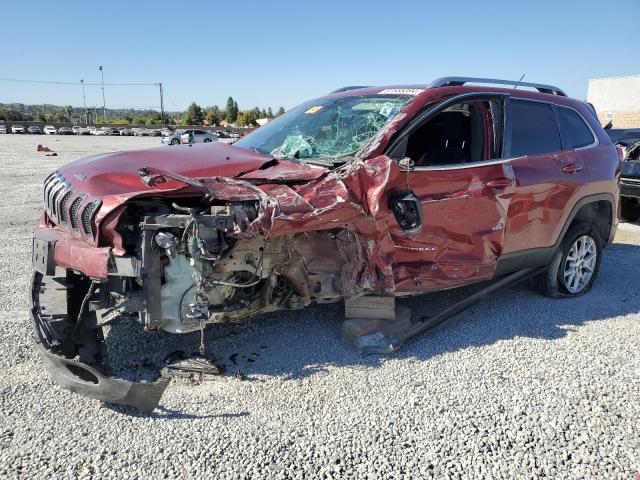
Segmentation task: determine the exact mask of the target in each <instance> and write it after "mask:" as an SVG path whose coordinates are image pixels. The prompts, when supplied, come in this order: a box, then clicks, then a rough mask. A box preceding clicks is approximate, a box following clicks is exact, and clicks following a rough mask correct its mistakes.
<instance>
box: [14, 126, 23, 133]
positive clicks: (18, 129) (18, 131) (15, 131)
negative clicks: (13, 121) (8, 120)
mask: <svg viewBox="0 0 640 480" xmlns="http://www.w3.org/2000/svg"><path fill="white" fill-rule="evenodd" d="M24 132H25V128H24V126H23V125H11V133H24Z"/></svg>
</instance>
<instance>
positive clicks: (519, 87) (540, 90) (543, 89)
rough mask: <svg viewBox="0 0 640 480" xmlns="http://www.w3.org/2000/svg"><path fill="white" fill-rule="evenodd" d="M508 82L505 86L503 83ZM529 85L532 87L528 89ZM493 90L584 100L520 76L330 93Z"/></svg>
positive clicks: (558, 99)
mask: <svg viewBox="0 0 640 480" xmlns="http://www.w3.org/2000/svg"><path fill="white" fill-rule="evenodd" d="M502 85H504V86H502ZM523 88H528V89H529V90H524V89H523ZM477 91H485V92H486V91H491V92H501V93H508V94H511V95H515V94H517V96H519V97H526V98H532V99H540V100H546V101H553V102H557V103H559V104H569V103H574V102H579V103H584V102H581V101H579V100H575V99H570V98H569V97H568V96H567V94H566V93H565V92H564V91H563V90H562V89H560V88H558V87H556V86H554V85H547V84H541V83H532V82H521V81H516V80H501V79H495V78H472V77H443V78H439V79H437V80H434V81H433V82H431V83H428V84H411V85H386V86H348V87H342V88H339V89H337V90H334V91H333V92H331V93H330V94H329V95H336V96H351V95H363V94H365V95H367V94H368V95H376V94H381V93H390V94H394V93H395V94H403V93H404V94H408V95H414V96H417V95H420V94H422V93H424V92H431V93H432V94H434V93H436V92H437V93H444V94H455V93H464V92H477Z"/></svg>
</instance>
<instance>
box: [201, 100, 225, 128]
mask: <svg viewBox="0 0 640 480" xmlns="http://www.w3.org/2000/svg"><path fill="white" fill-rule="evenodd" d="M223 117H224V115H223V114H222V112H221V111H220V109H219V108H218V106H217V105H214V106H213V107H209V108H207V109H206V110H205V111H204V118H205V120H206V121H207V123H208V124H209V125H211V126H213V125H218V124H219V123H220V121H221V120H222V118H223Z"/></svg>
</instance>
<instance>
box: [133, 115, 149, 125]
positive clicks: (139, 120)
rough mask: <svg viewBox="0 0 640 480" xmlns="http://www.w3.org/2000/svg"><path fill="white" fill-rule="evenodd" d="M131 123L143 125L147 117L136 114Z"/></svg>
mask: <svg viewBox="0 0 640 480" xmlns="http://www.w3.org/2000/svg"><path fill="white" fill-rule="evenodd" d="M131 123H132V124H133V125H144V124H146V123H147V117H145V116H144V115H136V116H135V117H133V120H132V122H131Z"/></svg>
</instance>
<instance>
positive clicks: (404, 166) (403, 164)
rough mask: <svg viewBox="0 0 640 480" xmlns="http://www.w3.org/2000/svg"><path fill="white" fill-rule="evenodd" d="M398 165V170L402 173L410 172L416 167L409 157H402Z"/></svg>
mask: <svg viewBox="0 0 640 480" xmlns="http://www.w3.org/2000/svg"><path fill="white" fill-rule="evenodd" d="M398 165H399V166H400V170H402V171H403V172H410V171H411V170H413V169H414V167H415V166H416V162H414V161H413V160H411V159H410V158H409V157H404V158H403V159H402V160H400V161H399V162H398Z"/></svg>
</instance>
